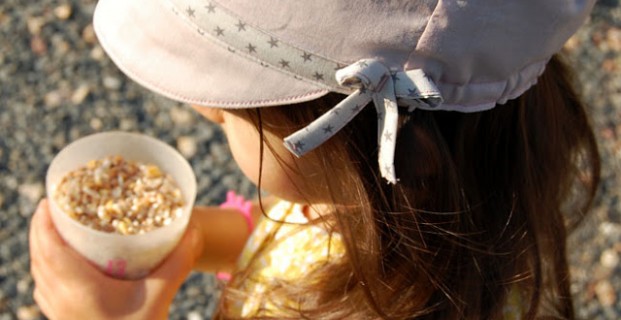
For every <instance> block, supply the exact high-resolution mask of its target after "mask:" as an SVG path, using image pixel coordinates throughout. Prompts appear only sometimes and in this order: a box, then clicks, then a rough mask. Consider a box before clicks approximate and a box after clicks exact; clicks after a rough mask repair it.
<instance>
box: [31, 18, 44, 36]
mask: <svg viewBox="0 0 621 320" xmlns="http://www.w3.org/2000/svg"><path fill="white" fill-rule="evenodd" d="M44 25H45V20H44V19H43V18H42V17H30V18H28V19H27V20H26V26H27V27H28V32H30V34H31V35H33V36H36V35H39V34H40V33H41V29H43V26H44Z"/></svg>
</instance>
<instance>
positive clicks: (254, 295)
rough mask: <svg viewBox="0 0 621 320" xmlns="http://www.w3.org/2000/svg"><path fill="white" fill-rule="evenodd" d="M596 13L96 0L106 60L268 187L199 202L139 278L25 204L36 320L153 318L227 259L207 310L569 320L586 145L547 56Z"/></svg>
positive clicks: (566, 79)
mask: <svg viewBox="0 0 621 320" xmlns="http://www.w3.org/2000/svg"><path fill="white" fill-rule="evenodd" d="M592 5H593V1H567V0H562V1H561V0H557V1H555V0H551V1H546V2H545V3H542V2H541V1H538V0H520V1H503V2H498V1H468V0H455V1H438V2H435V1H387V2H382V1H366V2H363V1H351V0H340V1H335V0H317V1H279V0H255V1H233V0H231V1H212V2H203V1H198V0H131V1H130V0H128V1H112V0H101V1H100V2H99V4H98V7H97V10H96V13H95V28H96V30H97V33H98V35H99V39H100V41H101V43H102V45H103V46H104V48H105V49H106V51H107V52H108V54H109V55H110V56H111V58H112V59H113V60H114V61H115V62H116V63H117V65H118V66H119V67H120V68H121V69H122V70H123V71H124V72H125V73H126V74H128V75H129V76H130V77H132V78H133V79H135V80H136V81H138V82H140V83H141V84H143V85H144V86H146V87H147V88H149V89H151V90H154V91H156V92H159V93H162V94H164V95H166V96H168V97H171V98H173V99H176V100H179V101H183V102H188V103H190V104H193V105H194V108H195V109H196V110H197V111H198V112H199V113H201V114H202V115H204V116H205V117H206V118H208V119H210V120H211V121H213V122H215V123H218V124H220V125H221V126H222V128H223V130H224V132H225V134H226V136H227V139H228V142H229V145H230V147H231V152H232V154H233V156H234V158H235V160H236V161H237V162H238V164H239V165H240V167H241V169H242V171H243V172H244V173H245V174H246V175H247V176H248V177H249V178H250V179H251V180H252V181H254V182H255V183H256V184H257V185H258V187H259V188H260V189H262V190H265V191H268V192H269V193H270V194H271V195H273V196H274V197H276V198H277V200H275V201H269V202H270V203H268V201H261V199H260V201H259V202H258V203H257V204H256V205H255V206H254V207H253V208H252V209H253V210H250V209H249V208H248V207H246V206H244V205H243V203H241V202H240V201H230V203H228V204H227V205H226V207H228V208H213V207H197V208H195V210H194V212H193V216H192V227H191V228H190V229H189V231H188V233H187V234H186V237H185V238H184V239H183V240H182V242H181V244H180V245H179V246H178V247H177V249H176V250H175V251H174V252H173V253H172V254H171V255H170V256H169V257H168V259H167V260H166V261H165V262H164V263H163V264H162V265H161V266H160V267H159V268H158V269H156V270H155V271H154V272H153V273H152V274H151V275H150V276H148V277H147V278H145V279H143V280H140V281H119V280H114V279H110V278H107V277H106V276H104V275H102V274H101V273H100V272H99V271H97V270H95V269H94V268H93V267H91V266H90V265H89V264H88V263H86V262H85V261H84V260H82V259H81V258H80V257H78V256H77V254H76V253H74V252H73V251H72V250H71V249H70V248H68V247H66V246H65V245H64V244H63V242H62V240H61V239H60V238H59V237H58V235H57V234H56V232H55V230H54V228H53V226H52V224H51V223H50V219H49V214H48V211H47V207H46V204H45V202H43V203H42V204H41V205H40V206H39V209H38V210H37V212H36V214H35V216H34V217H33V222H32V230H31V257H32V274H33V277H34V279H35V282H36V288H35V294H34V295H35V299H36V301H37V302H38V303H39V305H40V306H41V308H42V310H43V312H45V313H46V315H48V316H49V317H51V318H63V319H67V318H75V319H81V318H88V319H97V318H105V319H109V318H124V317H125V318H136V319H140V318H144V319H152V318H158V317H159V318H164V317H165V316H166V312H167V309H168V305H169V304H170V301H171V300H172V297H173V296H174V292H175V291H176V290H177V289H178V287H179V286H180V284H181V282H182V281H183V278H184V277H185V275H187V273H188V272H189V271H190V269H192V268H196V269H199V270H205V271H227V270H232V271H233V274H232V278H231V280H230V281H229V282H228V284H227V285H226V287H225V288H224V291H223V293H222V298H221V302H220V307H219V310H218V312H217V314H216V317H219V318H279V319H280V318H317V319H342V318H349V319H366V318H395V319H404V318H423V319H482V318H492V319H501V318H504V319H520V318H523V319H533V318H540V317H541V318H543V317H546V318H547V317H551V318H569V319H571V318H573V317H574V314H573V305H572V300H571V295H570V291H569V284H570V278H569V272H568V267H567V261H566V247H565V240H566V236H567V232H568V230H570V229H571V228H572V227H573V226H574V225H575V224H576V223H577V222H579V221H580V219H581V218H582V217H583V216H584V214H585V212H586V209H587V208H588V207H589V205H590V203H591V200H592V199H593V196H594V193H595V189H596V186H597V183H598V179H599V156H598V153H597V147H596V144H595V140H594V137H593V133H592V131H591V128H590V125H589V123H588V121H587V116H586V114H585V110H584V106H583V105H582V104H581V102H580V100H579V99H578V97H577V95H576V93H575V92H574V90H573V88H572V85H571V78H570V75H569V73H568V70H567V68H566V67H565V65H564V64H563V63H562V61H561V59H560V58H559V57H557V56H553V55H554V53H555V52H557V51H558V50H559V49H560V48H561V47H562V44H563V43H564V42H565V41H566V40H567V38H568V37H569V36H570V35H571V34H572V33H573V32H574V31H575V30H576V28H577V27H578V26H579V25H580V24H581V22H582V21H583V20H584V19H585V17H586V16H587V15H588V12H589V11H590V9H591V7H592ZM535 83H536V85H535ZM455 111H457V112H455ZM283 140H284V143H283ZM231 203H232V204H231ZM231 206H232V207H234V209H231V208H230V207H231ZM235 208H237V209H235ZM238 211H239V213H241V214H237V213H238ZM249 229H251V230H252V233H251V235H250V237H248V234H249V233H248V230H249ZM244 243H245V245H244ZM76 297H80V300H79V303H76Z"/></svg>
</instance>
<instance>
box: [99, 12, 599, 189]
mask: <svg viewBox="0 0 621 320" xmlns="http://www.w3.org/2000/svg"><path fill="white" fill-rule="evenodd" d="M594 2H595V0H545V1H542V0H505V1H498V0H478V1H473V0H472V1H471V0H444V1H443V0H440V1H432V0H418V1H415V0H393V1H381V0H366V1H363V0H313V1H307V0H305V1H302V0H299V1H294V0H252V1H247V0H218V1H215V0H214V1H205V0H99V2H98V4H97V8H96V10H95V16H94V27H95V31H96V33H97V35H98V37H99V40H100V43H101V45H102V46H103V48H104V50H105V51H106V52H107V53H108V55H109V56H110V57H111V58H112V60H113V61H114V62H115V63H116V64H117V66H118V67H119V68H120V69H121V70H122V71H123V72H124V73H126V74H127V75H128V76H129V77H130V78H132V79H133V80H135V81H136V82H138V83H140V84H142V85H143V86H145V87H147V88H148V89H150V90H152V91H155V92H157V93H160V94H162V95H164V96H167V97H169V98H172V99H174V100H178V101H182V102H187V103H192V104H197V105H203V106H210V107H220V108H251V107H264V106H275V105H285V104H294V103H298V102H304V101H309V100H313V99H316V98H318V97H321V96H323V95H325V94H326V93H328V92H331V91H332V92H340V93H344V94H347V95H349V97H348V98H346V99H345V100H344V101H343V102H342V103H340V104H339V105H338V106H336V107H335V108H334V109H333V110H332V111H331V112H328V113H326V114H325V115H323V116H322V117H320V118H319V119H318V120H317V121H315V122H313V123H312V124H310V125H309V126H308V127H306V128H304V129H302V130H300V131H298V132H296V133H294V134H292V135H291V136H289V137H287V138H286V139H285V145H286V146H287V148H288V149H289V150H291V151H292V152H293V153H294V154H296V155H298V156H302V155H303V154H304V153H306V152H308V151H310V150H312V149H313V148H314V147H316V146H318V145H320V144H321V143H323V142H324V141H325V140H327V139H328V138H329V137H331V136H332V135H333V134H335V133H336V132H337V131H338V130H339V129H340V128H341V127H342V126H344V125H345V124H346V123H347V122H348V121H349V120H351V118H353V117H354V116H355V115H356V114H357V113H358V112H359V111H360V109H361V108H362V107H363V106H365V105H366V104H367V103H368V102H370V101H373V103H374V105H375V107H376V109H377V112H378V119H379V120H380V121H379V122H378V123H379V132H378V141H379V142H380V150H379V153H380V160H379V162H380V171H381V173H382V175H383V176H384V177H385V178H386V179H387V180H388V181H389V182H391V183H395V182H396V181H397V179H396V176H395V173H394V166H393V153H394V147H395V145H394V142H395V140H396V124H397V118H398V111H397V108H398V106H405V107H408V109H409V110H413V109H415V108H422V109H427V110H452V111H460V112H475V111H482V110H487V109H490V108H493V107H494V106H495V105H496V104H502V103H505V102H506V101H507V100H510V99H514V98H516V97H518V96H520V95H521V94H522V93H524V91H526V90H527V89H528V88H530V87H531V86H532V85H533V84H535V83H536V81H537V77H538V76H539V75H540V74H541V73H542V72H543V70H544V68H545V65H546V63H547V62H548V60H549V59H550V57H551V56H552V55H553V54H554V53H556V52H557V51H559V50H560V49H561V48H562V46H563V44H564V43H565V41H566V40H567V39H568V38H569V37H570V36H571V35H572V34H573V33H574V32H575V31H576V30H577V28H578V27H579V26H580V25H581V24H582V22H583V21H584V20H585V19H586V17H587V16H588V14H589V12H590V10H591V9H592V7H593V5H594Z"/></svg>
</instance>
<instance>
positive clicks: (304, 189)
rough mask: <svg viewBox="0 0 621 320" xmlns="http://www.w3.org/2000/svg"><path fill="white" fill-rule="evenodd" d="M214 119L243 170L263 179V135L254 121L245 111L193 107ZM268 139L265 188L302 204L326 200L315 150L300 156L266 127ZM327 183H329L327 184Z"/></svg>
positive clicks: (263, 185)
mask: <svg viewBox="0 0 621 320" xmlns="http://www.w3.org/2000/svg"><path fill="white" fill-rule="evenodd" d="M192 107H193V108H194V109H195V110H196V111H198V112H199V113H200V114H202V115H203V116H204V117H205V118H207V119H209V120H210V121H212V122H214V123H217V124H219V125H220V126H221V127H222V129H223V131H224V133H225V135H226V137H227V140H228V144H229V148H230V149H231V153H232V154H233V158H234V159H235V161H236V162H237V164H238V165H239V167H240V169H241V170H242V172H243V173H244V174H245V175H246V176H247V177H248V178H249V179H250V180H251V181H252V182H254V183H255V184H258V181H259V163H260V161H259V160H260V145H261V141H260V136H259V132H258V130H257V128H256V126H255V125H254V124H253V123H252V121H251V120H250V119H248V118H246V117H244V116H242V114H243V112H239V111H226V110H223V109H217V108H208V107H199V106H192ZM264 138H265V139H266V140H267V142H268V143H269V144H270V145H271V146H272V148H269V147H268V146H267V144H265V145H264V154H263V175H262V178H261V179H262V180H261V188H262V189H263V190H265V191H267V192H269V193H270V194H272V195H275V196H277V197H280V198H282V199H285V200H289V201H293V202H298V203H306V202H311V203H322V202H325V201H326V200H327V199H322V198H321V196H320V194H321V193H320V192H319V191H318V190H319V188H317V186H320V185H322V184H320V183H323V182H322V181H321V178H319V177H322V176H323V175H321V174H319V167H318V166H316V165H315V164H316V163H318V162H317V161H313V154H312V152H311V153H309V154H307V155H305V156H304V157H303V158H296V157H295V156H294V155H292V154H291V153H290V152H289V151H288V150H287V149H286V148H285V147H284V145H283V141H282V139H281V138H279V137H276V136H275V135H274V134H272V133H271V132H269V131H268V130H264ZM323 185H325V183H323Z"/></svg>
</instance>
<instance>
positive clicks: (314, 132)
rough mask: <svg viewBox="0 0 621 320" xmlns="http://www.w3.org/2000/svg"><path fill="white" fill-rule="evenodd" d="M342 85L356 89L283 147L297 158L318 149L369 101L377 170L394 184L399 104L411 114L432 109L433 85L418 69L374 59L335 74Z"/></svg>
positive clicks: (437, 94)
mask: <svg viewBox="0 0 621 320" xmlns="http://www.w3.org/2000/svg"><path fill="white" fill-rule="evenodd" d="M336 79H337V81H338V82H339V84H340V85H342V86H347V87H353V88H357V90H356V91H354V93H352V94H351V95H349V96H348V97H347V98H345V99H344V100H343V101H341V103H339V104H338V105H336V106H335V107H334V108H332V110H330V111H328V112H326V113H325V114H323V115H322V116H321V117H319V118H317V119H316V120H315V121H313V122H312V123H311V124H309V125H308V126H306V127H305V128H303V129H301V130H299V131H297V132H295V133H293V134H292V135H290V136H288V137H286V138H285V146H286V147H287V149H289V150H290V151H291V152H292V153H293V154H295V155H296V156H298V157H301V156H303V155H304V154H306V153H307V152H309V151H311V150H313V149H315V148H316V147H318V146H320V145H321V144H323V143H324V142H326V141H327V140H328V139H330V138H331V137H332V136H334V135H335V134H336V133H337V132H338V131H339V130H341V129H342V128H343V127H344V126H345V125H346V124H347V123H349V122H350V121H351V120H352V119H353V118H354V117H355V116H356V115H357V114H358V113H359V112H360V111H361V110H362V108H363V107H364V106H366V105H367V104H368V103H369V102H371V101H373V104H374V105H375V109H376V111H377V115H378V126H377V127H378V133H377V138H378V145H379V169H380V172H381V175H382V177H384V178H385V179H386V180H387V181H388V182H389V183H393V184H395V183H397V177H396V174H395V165H394V154H395V146H396V140H397V126H398V120H399V111H398V104H399V105H402V106H404V107H408V111H413V110H414V109H416V108H417V107H424V108H425V109H433V108H435V107H437V106H438V105H440V104H441V103H442V97H441V96H440V92H439V91H438V89H437V88H436V86H435V84H434V83H433V82H432V81H431V80H430V79H429V78H428V77H426V76H425V74H424V73H423V72H422V71H421V70H409V71H399V72H394V73H393V72H391V71H390V70H389V69H388V68H387V67H386V66H385V65H384V64H382V63H381V62H380V61H379V60H375V59H364V60H360V61H358V62H356V63H354V64H351V65H349V66H347V67H345V68H344V69H341V70H339V71H337V73H336Z"/></svg>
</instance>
